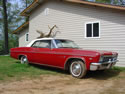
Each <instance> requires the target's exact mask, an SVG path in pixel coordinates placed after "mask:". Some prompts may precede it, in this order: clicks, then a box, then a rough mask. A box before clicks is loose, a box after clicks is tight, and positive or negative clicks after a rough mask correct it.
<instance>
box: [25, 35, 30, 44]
mask: <svg viewBox="0 0 125 94" xmlns="http://www.w3.org/2000/svg"><path fill="white" fill-rule="evenodd" d="M27 35H28V37H27ZM27 38H28V40H27ZM25 41H26V42H28V41H29V33H26V34H25Z"/></svg>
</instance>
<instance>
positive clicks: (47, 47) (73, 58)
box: [10, 38, 118, 78]
mask: <svg viewBox="0 0 125 94" xmlns="http://www.w3.org/2000/svg"><path fill="white" fill-rule="evenodd" d="M10 52H11V54H10V55H11V57H13V58H15V59H19V60H20V61H21V63H22V64H24V63H26V64H28V63H33V64H40V65H45V66H50V67H57V68H61V69H63V70H69V71H70V73H71V75H72V76H73V77H76V78H82V77H84V76H85V75H86V72H87V71H96V70H105V69H110V68H111V67H112V66H114V65H115V64H116V62H117V61H118V60H117V57H118V53H116V52H109V51H99V50H85V49H81V48H79V47H78V46H77V45H76V44H75V42H73V41H72V40H68V39H55V38H41V39H35V40H33V41H31V42H30V43H29V44H28V45H27V46H26V47H18V48H12V49H11V50H10Z"/></svg>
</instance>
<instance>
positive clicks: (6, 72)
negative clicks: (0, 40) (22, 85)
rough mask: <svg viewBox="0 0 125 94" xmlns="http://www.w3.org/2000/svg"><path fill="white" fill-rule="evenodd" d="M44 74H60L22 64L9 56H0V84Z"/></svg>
mask: <svg viewBox="0 0 125 94" xmlns="http://www.w3.org/2000/svg"><path fill="white" fill-rule="evenodd" d="M42 74H52V75H55V74H58V72H56V71H51V70H47V69H46V68H43V69H42V68H40V67H38V66H37V67H36V66H33V65H26V64H20V61H18V60H15V59H12V58H11V57H9V56H0V82H1V81H7V80H12V79H21V78H22V77H30V78H31V77H38V76H40V75H42Z"/></svg>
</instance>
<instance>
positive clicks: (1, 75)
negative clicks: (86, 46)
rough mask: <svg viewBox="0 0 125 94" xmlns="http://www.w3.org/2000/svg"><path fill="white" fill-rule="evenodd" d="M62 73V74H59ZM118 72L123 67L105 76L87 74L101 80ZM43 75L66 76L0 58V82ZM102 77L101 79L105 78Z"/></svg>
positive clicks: (123, 68) (52, 70)
mask: <svg viewBox="0 0 125 94" xmlns="http://www.w3.org/2000/svg"><path fill="white" fill-rule="evenodd" d="M61 72H62V73H61ZM119 72H125V67H113V68H112V69H111V70H107V71H106V75H100V74H99V75H98V74H97V75H95V73H92V74H89V75H88V76H92V77H95V76H96V78H102V77H103V76H105V77H106V76H108V77H110V76H111V77H112V76H114V75H116V74H117V73H119ZM43 74H47V75H48V74H51V75H57V74H66V73H64V71H61V70H58V69H55V68H49V69H48V68H46V67H43V66H39V65H35V66H34V65H26V64H20V61H19V60H15V59H12V58H11V57H9V56H0V82H3V81H10V80H20V79H22V78H25V77H29V78H34V77H39V76H40V75H43ZM105 77H103V78H105Z"/></svg>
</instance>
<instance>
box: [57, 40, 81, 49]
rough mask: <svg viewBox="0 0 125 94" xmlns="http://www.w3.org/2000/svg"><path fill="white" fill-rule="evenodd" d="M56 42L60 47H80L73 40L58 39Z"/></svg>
mask: <svg viewBox="0 0 125 94" xmlns="http://www.w3.org/2000/svg"><path fill="white" fill-rule="evenodd" d="M55 42H56V45H57V47H58V48H79V47H78V45H77V44H75V43H74V42H73V41H71V40H59V39H56V40H55Z"/></svg>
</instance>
